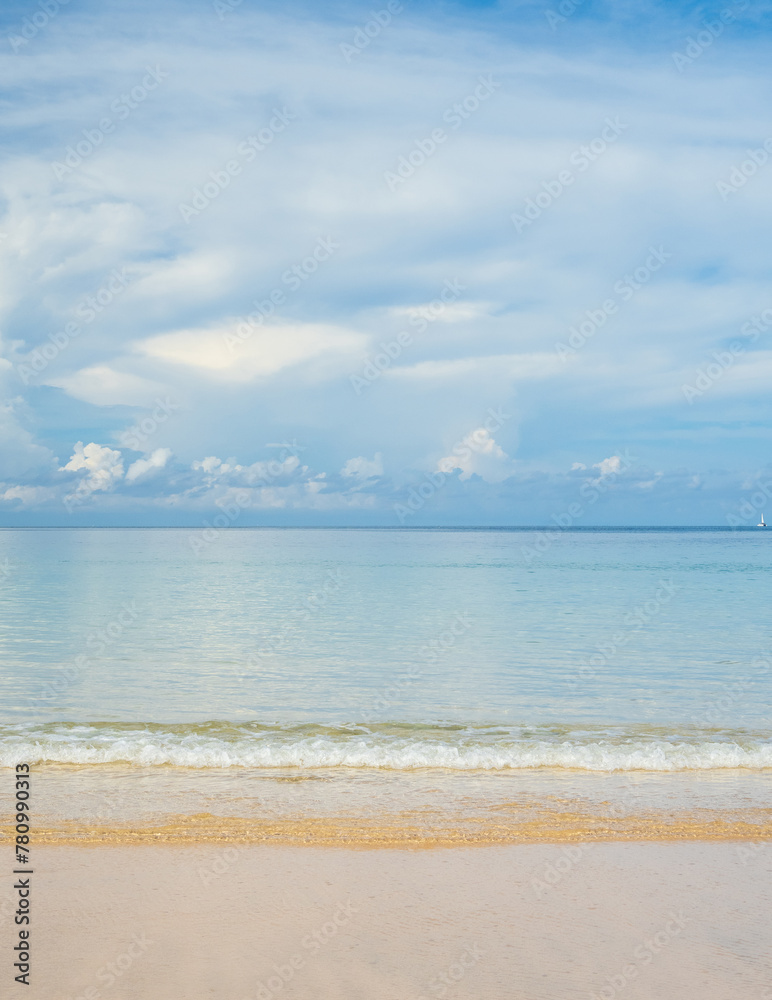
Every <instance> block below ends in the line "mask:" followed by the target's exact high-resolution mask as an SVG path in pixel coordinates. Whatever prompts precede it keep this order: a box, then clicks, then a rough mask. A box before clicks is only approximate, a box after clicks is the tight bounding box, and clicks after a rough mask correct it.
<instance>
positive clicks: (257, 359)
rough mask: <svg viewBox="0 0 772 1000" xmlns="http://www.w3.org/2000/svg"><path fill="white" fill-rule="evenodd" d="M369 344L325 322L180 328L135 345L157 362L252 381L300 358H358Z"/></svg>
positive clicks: (294, 362)
mask: <svg viewBox="0 0 772 1000" xmlns="http://www.w3.org/2000/svg"><path fill="white" fill-rule="evenodd" d="M240 332H241V333H243V334H244V337H243V339H242V338H241V336H240ZM366 343H367V340H366V338H365V337H364V336H363V335H362V334H359V333H355V332H354V331H352V330H347V329H344V328H343V327H339V326H332V325H325V324H321V323H304V324H296V325H291V324H286V325H280V326H279V325H277V326H271V327H268V328H264V329H261V328H255V327H251V326H245V327H242V326H241V325H240V324H239V323H237V322H231V323H227V324H223V325H221V326H215V327H208V328H206V329H187V330H176V331H174V332H173V333H164V334H161V335H160V336H157V337H151V338H150V339H148V340H144V341H141V342H139V343H137V344H136V345H135V346H136V349H137V350H139V351H141V352H142V353H144V354H146V355H148V356H149V357H151V358H154V359H156V360H158V361H165V362H168V363H170V364H174V365H186V366H188V367H191V368H195V369H198V370H200V371H201V372H202V374H206V375H209V376H210V377H211V376H213V375H214V376H216V377H219V378H222V379H226V380H229V381H233V382H251V381H252V380H253V379H256V378H266V377H268V376H271V375H276V374H277V373H278V372H280V371H282V370H283V369H285V368H289V367H291V366H293V365H298V364H301V363H302V362H306V361H311V360H316V361H317V362H318V360H319V359H320V358H322V357H325V356H327V357H328V359H332V358H335V357H342V358H348V359H349V361H350V360H351V359H356V360H357V361H358V360H359V358H360V357H361V354H362V351H363V350H364V348H365V345H366Z"/></svg>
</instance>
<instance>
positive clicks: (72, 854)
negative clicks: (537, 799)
mask: <svg viewBox="0 0 772 1000" xmlns="http://www.w3.org/2000/svg"><path fill="white" fill-rule="evenodd" d="M771 869H772V846H771V845H770V844H769V843H761V842H757V843H755V844H754V843H751V842H738V841H734V842H713V843H707V842H695V841H692V842H677V841H676V842H674V841H670V842H664V843H653V842H648V843H631V842H628V843H593V844H587V845H583V844H518V845H510V846H478V847H471V848H453V847H450V848H445V849H434V850H393V849H380V850H350V849H347V848H337V849H336V848H329V847H327V848H324V847H288V846H272V845H268V844H244V843H234V844H231V845H227V844H222V843H220V844H188V845H183V846H180V845H176V844H168V843H166V844H157V845H150V844H143V845H137V846H125V845H119V844H118V845H117V844H111V845H94V844H90V845H85V844H80V845H77V846H76V845H70V846H68V845H58V846H57V845H50V846H46V845H38V846H37V847H36V850H35V863H34V874H33V876H32V878H33V880H34V881H33V894H32V924H31V930H32V935H31V941H32V969H33V971H32V982H31V985H30V987H29V988H27V987H25V986H21V985H18V986H17V984H15V983H13V981H12V976H11V975H9V973H10V971H11V970H10V965H11V963H10V960H8V959H6V960H7V967H6V970H5V971H4V973H3V976H4V978H5V979H6V981H9V980H10V987H12V988H11V989H10V990H9V992H8V993H7V994H5V995H9V996H16V995H18V996H24V997H25V998H26V1000H76V998H78V1000H80V998H83V1000H102V998H105V1000H124V998H125V1000H178V998H179V1000H203V998H218V1000H273V998H274V997H279V998H288V1000H328V998H329V1000H333V998H340V1000H343V998H351V1000H381V998H382V1000H421V998H433V997H445V998H447V1000H467V998H468V1000H542V998H543V1000H563V998H565V1000H579V998H582V1000H584V998H591V997H599V998H603V1000H610V998H613V997H624V998H625V1000H658V998H663V1000H665V998H667V1000H675V998H678V1000H772V971H771V970H770V955H771V950H772V930H771V929H770V919H769V915H770V912H772V880H771V879H770V871H771ZM10 886H11V882H10V879H6V880H5V882H4V887H3V895H2V897H0V928H1V929H2V938H3V953H4V954H5V955H6V956H8V955H9V949H10V945H11V943H12V941H13V943H15V941H14V937H15V930H16V928H15V927H14V925H13V919H12V917H10V916H9V912H10V911H9V899H10V897H9V892H10Z"/></svg>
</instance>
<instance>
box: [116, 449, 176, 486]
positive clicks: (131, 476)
mask: <svg viewBox="0 0 772 1000" xmlns="http://www.w3.org/2000/svg"><path fill="white" fill-rule="evenodd" d="M171 457H172V450H171V448H156V449H155V451H153V452H151V454H150V455H148V457H147V458H138V459H137V461H136V462H132V463H131V465H130V466H129V467H128V469H127V470H126V482H127V483H133V482H134V481H135V480H137V479H139V478H140V477H142V476H145V475H147V473H148V472H156V471H158V470H159V469H163V467H164V466H165V465H166V463H167V462H168V461H169V459H170V458H171Z"/></svg>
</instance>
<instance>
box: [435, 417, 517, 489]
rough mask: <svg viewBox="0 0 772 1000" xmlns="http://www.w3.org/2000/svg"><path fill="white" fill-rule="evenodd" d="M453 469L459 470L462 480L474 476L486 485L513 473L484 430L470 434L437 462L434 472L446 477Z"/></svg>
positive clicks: (485, 429)
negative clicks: (442, 473)
mask: <svg viewBox="0 0 772 1000" xmlns="http://www.w3.org/2000/svg"><path fill="white" fill-rule="evenodd" d="M456 469H460V470H461V475H460V476H459V477H458V478H459V479H460V480H462V481H463V480H465V479H469V478H470V477H471V476H473V475H477V476H479V477H480V478H481V479H484V480H485V482H487V483H500V482H502V481H503V480H504V479H507V478H509V476H511V475H512V474H513V472H514V466H513V464H512V462H511V460H510V458H509V456H508V455H507V453H506V452H505V451H504V449H503V448H502V447H501V445H499V444H496V441H495V439H494V438H493V436H492V435H491V432H490V431H489V430H488V429H487V428H486V427H478V428H477V429H476V430H473V431H471V432H470V433H469V434H467V435H466V436H465V437H464V438H463V440H461V441H460V442H459V443H458V444H457V445H454V447H453V449H452V451H451V453H450V455H446V456H445V457H444V458H441V459H440V460H439V462H438V463H437V470H438V471H439V472H444V473H445V474H449V473H451V472H454V471H455V470H456Z"/></svg>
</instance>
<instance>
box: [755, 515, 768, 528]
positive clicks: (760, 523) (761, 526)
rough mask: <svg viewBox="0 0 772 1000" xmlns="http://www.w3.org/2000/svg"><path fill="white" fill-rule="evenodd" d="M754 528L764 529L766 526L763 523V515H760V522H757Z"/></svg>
mask: <svg viewBox="0 0 772 1000" xmlns="http://www.w3.org/2000/svg"><path fill="white" fill-rule="evenodd" d="M756 527H757V528H766V524H765V523H764V515H763V514H762V515H761V521H760V522H759V524H757V525H756Z"/></svg>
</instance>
